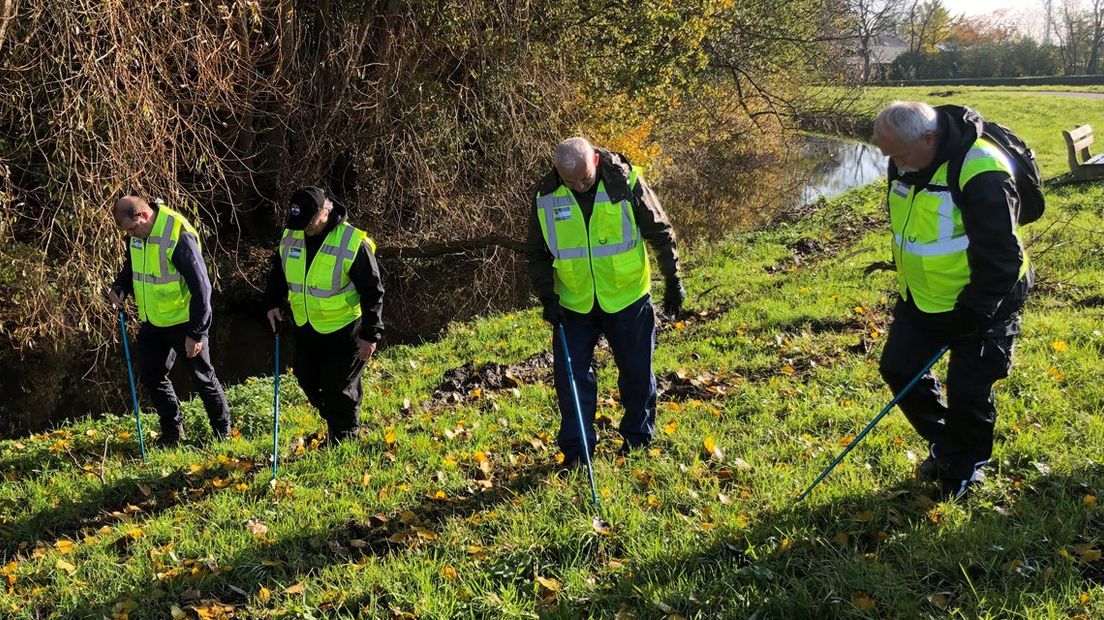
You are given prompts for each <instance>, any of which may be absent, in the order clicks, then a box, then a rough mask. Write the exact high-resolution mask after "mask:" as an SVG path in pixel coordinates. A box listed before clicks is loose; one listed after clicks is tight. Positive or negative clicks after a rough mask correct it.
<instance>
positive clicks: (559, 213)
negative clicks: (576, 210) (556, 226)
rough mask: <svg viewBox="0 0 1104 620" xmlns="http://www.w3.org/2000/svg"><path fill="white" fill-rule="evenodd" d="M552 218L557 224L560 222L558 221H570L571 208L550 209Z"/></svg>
mask: <svg viewBox="0 0 1104 620" xmlns="http://www.w3.org/2000/svg"><path fill="white" fill-rule="evenodd" d="M552 217H553V219H555V220H556V221H557V222H558V221H560V220H570V219H571V207H570V206H566V207H553V208H552Z"/></svg>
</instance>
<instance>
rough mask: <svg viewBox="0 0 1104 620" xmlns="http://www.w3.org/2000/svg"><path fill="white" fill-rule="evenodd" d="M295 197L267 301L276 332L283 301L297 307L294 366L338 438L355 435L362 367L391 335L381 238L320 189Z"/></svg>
mask: <svg viewBox="0 0 1104 620" xmlns="http://www.w3.org/2000/svg"><path fill="white" fill-rule="evenodd" d="M290 202H291V204H290V207H289V215H288V220H287V224H286V227H285V230H284V233H283V236H282V237H281V239H280V246H279V248H278V249H277V251H276V253H275V254H273V256H272V261H271V263H272V268H271V270H270V271H269V275H268V286H267V287H266V288H265V306H266V307H267V308H271V309H270V310H269V311H268V321H269V324H270V325H271V326H272V330H273V331H276V330H277V329H279V325H280V324H281V322H282V321H283V315H282V313H281V312H280V305H281V303H282V301H283V300H284V299H285V298H286V299H287V301H288V303H289V305H290V306H291V313H292V318H293V319H294V320H295V355H294V359H293V360H292V368H293V369H294V372H295V377H296V379H298V381H299V386H300V387H302V388H303V392H305V393H306V395H307V399H308V400H309V401H310V403H311V404H312V405H314V407H315V408H317V409H318V412H319V413H320V414H321V415H322V418H323V419H325V420H326V424H327V425H328V428H329V433H328V436H327V442H331V443H332V442H334V441H338V440H341V439H344V438H346V437H349V436H351V435H353V434H355V432H356V429H357V426H358V424H359V421H360V399H361V396H362V391H361V385H360V373H361V371H362V370H364V363H365V362H367V361H368V358H369V357H371V356H372V354H373V353H375V351H376V346H377V344H378V343H379V340H380V338H381V337H382V336H383V281H382V279H381V278H380V271H379V264H378V263H377V262H376V256H375V247H376V246H375V243H374V242H373V241H372V240H371V239H369V238H368V235H367V234H365V232H364V231H362V230H359V229H357V228H355V227H353V226H352V225H350V224H349V223H348V222H347V221H346V219H347V217H348V214H347V212H346V210H345V207H342V206H338V205H334V204H333V203H332V202H331V201H330V200H329V199H328V198H326V195H325V193H324V192H323V191H322V190H321V189H319V188H317V187H303V188H300V189H298V190H296V191H295V193H293V194H292V195H291V201H290Z"/></svg>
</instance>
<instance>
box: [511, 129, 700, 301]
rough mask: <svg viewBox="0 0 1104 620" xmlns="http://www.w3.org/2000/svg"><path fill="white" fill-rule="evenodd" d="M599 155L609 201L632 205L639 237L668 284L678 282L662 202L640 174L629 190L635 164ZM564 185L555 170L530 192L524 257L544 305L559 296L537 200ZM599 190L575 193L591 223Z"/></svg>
mask: <svg viewBox="0 0 1104 620" xmlns="http://www.w3.org/2000/svg"><path fill="white" fill-rule="evenodd" d="M598 155H599V158H598V176H599V178H600V179H601V180H602V182H603V183H604V184H605V188H606V192H607V193H608V194H609V195H610V200H612V201H614V202H618V201H620V200H625V199H628V200H629V202H630V204H632V208H633V216H634V217H635V218H636V225H637V227H638V228H639V229H640V236H641V237H642V238H644V239H646V240H647V241H648V243H649V244H651V246H652V248H653V249H654V250H655V253H656V260H657V261H658V262H659V269H660V271H661V272H662V273H663V277H664V279H665V280H666V281H667V282H672V281H673V280H677V279H678V277H679V263H678V260H679V257H678V244H677V241H676V239H675V229H674V228H673V227H672V226H671V221H670V220H669V219H668V218H667V213H666V212H665V211H664V210H663V206H662V205H661V204H660V203H659V198H658V197H657V196H656V195H655V192H653V191H652V189H651V188H650V187H648V184H647V183H645V182H644V176H643V175H640V174H638V175H637V177H636V179H637V180H636V184H635V185H634V186H633V187H632V188H629V171H630V170H632V164H630V163H629V160H628V159H627V158H626V157H625V156H624V155H621V154H620V153H612V152H610V151H606V150H603V149H598ZM561 184H562V182H561V181H560V175H559V173H557V172H556V169H555V168H553V169H552V170H551V171H550V172H549V173H548V174H547V175H545V176H544V178H543V179H541V181H540V182H539V183H537V184H536V185H535V186H533V187H532V188H531V189H530V190H529V196H530V200H529V234H528V236H527V239H526V243H525V255H526V258H528V260H529V279H530V280H531V281H532V283H533V290H534V292H535V293H536V295H537V297H538V298H539V299H540V300H541V302H542V303H544V302H548V301H549V300H551V299H554V298H555V297H556V292H555V289H554V284H553V283H554V279H553V275H552V274H553V270H552V261H553V257H552V252H550V251H549V250H548V244H546V243H545V241H544V235H543V234H542V233H541V227H540V219H539V217H538V214H537V196H538V195H542V196H543V195H545V194H550V193H552V192H554V191H556V189H557V188H558V187H559V186H560V185H561ZM597 187H598V184H597V183H595V184H594V187H592V188H591V189H590V191H588V192H583V193H582V194H580V193H578V192H573V193H575V199H576V201H577V202H578V203H579V208H580V209H581V210H582V211H583V216H584V218H586V221H587V222H588V223H589V221H590V214H591V213H592V212H593V210H594V194H595V192H596V191H597Z"/></svg>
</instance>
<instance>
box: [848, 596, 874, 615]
mask: <svg viewBox="0 0 1104 620" xmlns="http://www.w3.org/2000/svg"><path fill="white" fill-rule="evenodd" d="M851 603H852V604H853V605H854V606H855V607H856V608H858V609H859V611H873V610H874V608H875V607H877V604H876V603H875V602H874V599H872V598H870V595H869V594H867V593H866V592H854V593H852V594H851Z"/></svg>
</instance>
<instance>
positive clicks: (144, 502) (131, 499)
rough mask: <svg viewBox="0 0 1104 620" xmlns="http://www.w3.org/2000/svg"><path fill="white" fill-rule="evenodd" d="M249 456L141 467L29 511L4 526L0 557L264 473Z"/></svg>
mask: <svg viewBox="0 0 1104 620" xmlns="http://www.w3.org/2000/svg"><path fill="white" fill-rule="evenodd" d="M267 471H268V470H267V469H266V468H265V467H264V466H263V464H258V463H257V462H256V461H255V460H253V459H252V458H250V457H227V456H224V457H223V458H222V459H221V460H219V459H216V460H214V461H211V462H209V463H205V464H203V465H202V466H201V468H200V469H197V470H195V471H192V470H190V469H183V468H181V469H176V470H174V471H172V472H170V473H168V474H163V473H161V472H160V471H155V470H153V469H152V468H142V469H140V470H137V471H135V472H134V473H133V474H132V475H131V476H129V477H127V478H121V479H118V480H114V481H112V482H110V483H108V484H105V485H101V486H97V487H95V488H93V489H91V490H89V491H88V492H87V493H85V494H83V495H81V496H80V497H77V498H66V499H63V500H60V501H59V502H58V503H57V505H55V506H52V507H49V508H45V509H43V510H39V511H36V512H33V513H30V514H28V515H26V516H24V517H22V518H20V519H16V520H15V521H13V522H12V523H11V525H9V526H6V535H5V536H4V537H3V539H2V540H0V560H4V561H6V560H8V559H11V558H12V557H13V556H15V555H16V554H19V553H22V552H25V551H27V549H28V548H30V547H32V546H33V545H35V544H39V543H43V544H46V545H47V546H49V545H50V544H51V543H52V541H56V540H61V539H75V538H77V537H78V536H79V535H80V534H81V533H83V532H86V531H88V530H95V529H98V528H100V527H103V526H105V525H111V524H113V523H115V522H117V521H122V520H125V519H129V518H144V519H149V518H152V517H154V516H156V515H158V514H161V513H163V512H165V511H166V510H169V509H170V508H172V507H173V506H176V505H177V504H180V503H181V502H183V501H185V500H186V499H191V500H195V499H199V498H202V497H205V496H207V495H209V494H212V493H218V492H220V491H221V490H223V489H226V488H230V487H231V486H232V484H236V483H238V482H240V480H237V479H234V480H233V482H231V480H232V478H233V472H240V473H241V474H242V475H243V476H244V478H245V479H247V480H248V479H250V478H252V477H253V476H254V475H256V474H257V473H258V472H267Z"/></svg>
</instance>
